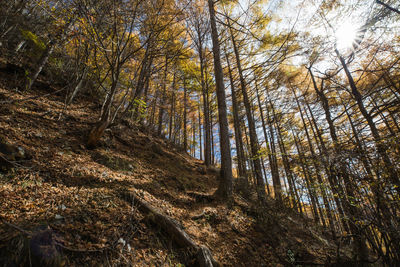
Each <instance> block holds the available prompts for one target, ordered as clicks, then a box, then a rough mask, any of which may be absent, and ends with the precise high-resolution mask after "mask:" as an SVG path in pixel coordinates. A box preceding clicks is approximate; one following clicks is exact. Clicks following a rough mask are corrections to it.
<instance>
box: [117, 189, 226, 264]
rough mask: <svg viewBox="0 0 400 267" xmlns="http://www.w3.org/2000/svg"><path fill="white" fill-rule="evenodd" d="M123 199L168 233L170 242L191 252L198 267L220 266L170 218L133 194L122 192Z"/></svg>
mask: <svg viewBox="0 0 400 267" xmlns="http://www.w3.org/2000/svg"><path fill="white" fill-rule="evenodd" d="M123 198H124V199H129V201H130V202H132V203H135V204H136V206H137V207H138V209H139V210H140V211H141V212H143V213H145V214H148V215H149V216H148V218H149V220H150V221H151V222H152V223H154V224H156V225H158V226H160V227H161V229H163V230H164V231H165V232H166V233H168V234H169V235H170V237H171V238H172V240H173V241H175V242H176V243H177V244H178V245H179V246H181V247H184V248H187V249H188V250H189V251H193V252H194V253H193V254H192V255H193V256H194V257H195V259H196V260H197V263H198V265H199V266H200V267H214V266H220V264H219V263H218V262H217V261H216V260H215V259H214V258H213V256H212V254H211V252H210V250H209V249H208V248H207V247H205V246H201V245H197V244H196V243H195V242H194V241H193V240H192V239H191V238H190V236H189V235H188V234H187V233H186V232H185V231H184V230H183V229H182V228H181V227H180V226H179V224H178V223H177V222H176V221H174V220H173V219H172V218H170V217H168V216H166V215H164V214H162V213H161V212H160V211H158V210H157V209H156V208H154V207H152V206H151V205H150V204H149V203H147V202H146V201H145V200H143V199H140V198H139V197H137V196H136V195H135V194H134V193H133V192H124V193H123Z"/></svg>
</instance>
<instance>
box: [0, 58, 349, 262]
mask: <svg viewBox="0 0 400 267" xmlns="http://www.w3.org/2000/svg"><path fill="white" fill-rule="evenodd" d="M9 70H10V69H9V66H8V67H7V66H6V65H5V64H3V68H2V69H1V72H0V101H1V103H2V104H1V106H0V137H1V142H2V143H3V144H9V145H12V146H15V147H19V149H20V151H21V149H23V159H22V158H21V159H17V158H16V159H15V161H12V162H9V164H12V166H11V167H10V166H8V168H7V171H6V170H5V169H3V171H2V173H1V174H0V185H1V186H0V199H1V208H0V216H1V220H2V225H1V229H0V251H1V252H0V255H1V256H0V263H2V264H1V266H15V265H13V262H14V263H17V262H20V263H21V262H23V263H24V264H25V265H26V266H29V264H28V262H29V260H28V259H29V256H28V254H27V253H26V251H25V252H24V249H23V247H24V246H23V244H21V240H25V239H29V236H25V234H27V232H29V233H37V232H40V231H42V230H43V229H51V230H50V231H51V233H52V236H53V238H54V240H56V244H55V246H56V247H57V251H59V252H60V253H61V254H62V256H61V257H62V260H61V261H60V262H61V263H60V264H57V265H54V266H183V265H184V266H194V265H196V263H195V262H194V261H193V258H192V257H191V256H190V253H188V251H187V249H185V248H182V247H179V246H178V244H176V242H173V239H172V238H171V236H170V235H169V234H168V233H166V232H165V231H163V229H161V228H160V227H159V226H158V225H157V224H155V223H154V222H153V223H152V222H151V220H149V218H148V217H149V216H151V215H149V214H143V213H142V212H140V211H139V210H138V209H137V203H135V202H133V203H132V202H131V201H130V200H129V199H127V198H126V197H124V195H125V193H126V192H127V191H130V192H134V193H135V194H136V196H138V198H140V199H142V200H145V201H147V202H148V203H149V204H150V205H152V206H153V207H155V208H156V209H158V210H159V211H160V212H161V213H163V214H164V215H166V216H169V217H171V218H173V219H174V220H175V221H176V222H177V223H178V224H179V225H180V227H181V228H182V229H183V230H184V231H186V233H187V234H188V235H189V236H190V237H191V238H192V239H193V240H194V241H195V242H196V243H197V244H199V245H203V246H206V247H208V248H209V249H210V250H211V252H212V254H213V256H214V258H215V259H216V260H217V261H218V262H219V263H220V264H221V265H222V266H310V265H325V266H326V265H329V264H334V263H337V262H338V261H339V260H343V259H345V257H344V256H343V253H341V254H342V255H341V256H340V257H341V258H337V256H338V255H337V245H336V244H335V243H334V242H333V241H332V240H331V239H330V237H329V236H328V235H326V234H323V233H322V232H321V230H318V228H317V227H316V226H315V225H314V224H313V222H312V221H311V220H310V219H307V218H303V217H301V216H299V215H298V214H296V213H295V212H293V211H291V210H290V209H288V208H279V207H277V205H275V203H274V201H273V200H272V199H268V200H267V205H266V207H265V208H259V207H258V204H257V200H256V196H255V195H254V196H253V195H252V196H250V199H247V200H246V199H245V198H244V197H242V196H240V195H239V194H237V193H235V195H234V203H233V204H232V205H230V206H229V207H228V206H226V205H225V204H224V203H220V202H219V201H218V200H213V199H212V198H211V197H210V195H212V193H213V192H214V191H215V189H216V186H217V170H216V169H215V168H211V169H206V168H205V167H204V165H203V163H202V162H201V161H199V160H197V159H195V158H192V157H191V156H189V155H188V154H187V153H184V152H182V150H180V149H179V148H178V147H177V146H175V145H174V144H172V143H170V142H168V141H166V140H164V139H160V138H158V137H154V136H152V135H151V134H150V133H147V132H146V131H145V129H144V128H143V127H141V128H142V129H139V128H138V127H137V126H133V125H132V124H131V123H130V122H129V121H124V123H122V124H120V125H118V126H116V127H112V128H111V129H110V130H107V132H106V134H105V137H104V138H103V139H102V141H101V144H100V145H99V146H98V147H97V148H95V149H91V150H89V149H87V148H86V147H85V145H84V144H85V140H86V138H87V135H88V129H89V126H90V125H91V124H93V123H94V122H95V118H96V114H97V109H98V107H97V106H95V105H93V103H92V102H89V101H87V100H85V98H83V99H82V100H80V101H78V102H76V103H75V104H72V105H71V106H69V107H68V109H67V110H63V109H64V97H63V94H61V93H60V94H57V91H58V90H59V89H60V88H55V87H53V86H52V85H50V84H46V77H45V76H42V77H41V83H38V85H37V86H35V87H34V88H33V89H32V90H31V91H29V92H25V93H24V94H23V95H21V94H20V93H18V92H17V91H15V90H14V88H13V86H12V84H11V83H10V82H9V81H12V80H13V75H16V74H15V72H13V71H11V72H10V71H9ZM17 75H18V73H17ZM60 112H63V114H62V115H61V116H60ZM2 152H4V151H2ZM3 156H5V154H3ZM6 163H7V162H4V161H2V163H1V164H2V166H6V165H7V164H6ZM17 228H19V230H18V229H17ZM341 252H342V250H341Z"/></svg>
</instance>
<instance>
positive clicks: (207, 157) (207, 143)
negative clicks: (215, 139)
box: [198, 31, 211, 167]
mask: <svg viewBox="0 0 400 267" xmlns="http://www.w3.org/2000/svg"><path fill="white" fill-rule="evenodd" d="M198 35H199V36H198V38H199V42H200V44H199V50H200V51H199V57H200V81H201V94H202V96H203V112H204V124H203V127H204V163H205V165H206V166H207V167H208V166H210V165H211V140H210V114H209V105H208V97H207V95H208V90H207V86H206V83H205V80H204V65H205V63H204V54H203V45H202V42H201V41H202V37H201V36H200V35H201V32H200V31H199V32H198Z"/></svg>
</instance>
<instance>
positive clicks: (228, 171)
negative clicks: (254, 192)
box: [208, 0, 232, 201]
mask: <svg viewBox="0 0 400 267" xmlns="http://www.w3.org/2000/svg"><path fill="white" fill-rule="evenodd" d="M208 8H209V11H210V24H211V37H212V44H213V55H214V73H215V81H216V87H217V88H216V90H217V101H218V117H219V136H220V146H221V175H220V182H219V185H218V189H217V192H216V194H217V196H220V197H222V198H223V199H225V200H228V201H230V200H231V198H232V158H231V148H230V142H229V127H228V116H227V108H226V96H225V87H224V80H223V72H222V65H221V55H220V45H219V40H218V31H217V23H216V20H215V7H214V1H213V0H208Z"/></svg>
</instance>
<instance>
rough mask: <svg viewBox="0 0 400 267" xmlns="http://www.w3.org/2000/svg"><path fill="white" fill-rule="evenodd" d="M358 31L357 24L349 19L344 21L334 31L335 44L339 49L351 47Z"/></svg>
mask: <svg viewBox="0 0 400 267" xmlns="http://www.w3.org/2000/svg"><path fill="white" fill-rule="evenodd" d="M357 32H358V26H357V25H356V24H355V23H351V22H349V21H347V22H344V23H343V24H342V25H341V26H340V27H339V28H338V29H337V31H336V34H335V35H336V44H337V47H338V48H339V49H347V48H351V47H352V45H353V44H354V42H355V40H356V37H357Z"/></svg>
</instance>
